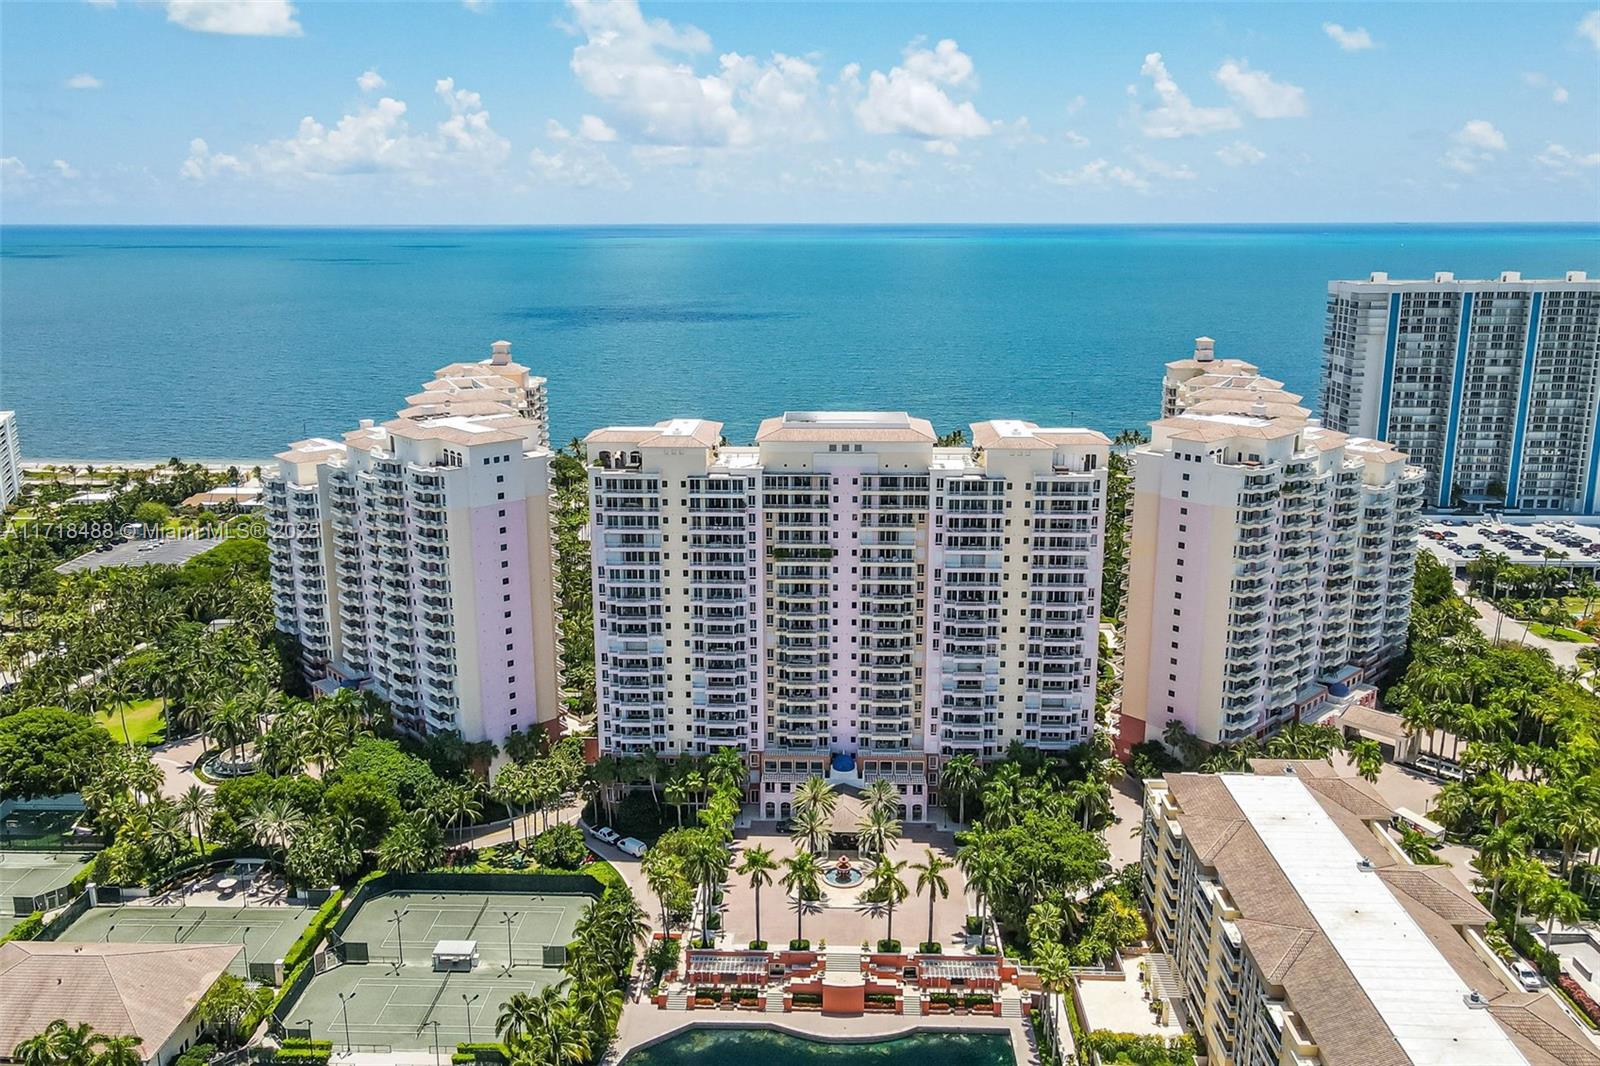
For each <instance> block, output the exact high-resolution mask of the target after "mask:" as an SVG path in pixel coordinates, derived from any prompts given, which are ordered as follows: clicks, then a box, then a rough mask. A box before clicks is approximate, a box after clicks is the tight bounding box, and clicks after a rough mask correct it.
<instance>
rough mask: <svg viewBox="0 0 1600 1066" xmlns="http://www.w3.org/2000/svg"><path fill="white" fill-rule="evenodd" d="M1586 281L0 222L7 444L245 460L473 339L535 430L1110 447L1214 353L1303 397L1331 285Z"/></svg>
mask: <svg viewBox="0 0 1600 1066" xmlns="http://www.w3.org/2000/svg"><path fill="white" fill-rule="evenodd" d="M1568 269H1587V270H1589V271H1591V272H1594V273H1600V228H1597V227H1593V226H1565V227H1563V226H1510V227H1502V226H1471V227H1432V226H1359V227H1348V226H1323V227H1316V226H1276V227H1255V226H1252V227H1239V226H1219V227H1146V226H1105V227H1068V228H1059V227H1057V228H1050V227H1037V228H1032V227H1026V228H1025V227H923V228H919V227H821V228H812V227H710V228H697V227H693V228H691V227H685V228H660V227H655V228H612V229H597V228H585V229H506V230H484V229H426V230H400V229H369V230H323V229H317V230H293V229H210V228H207V229H192V228H34V227H7V228H3V229H0V408H15V409H16V410H17V412H18V420H19V424H20V428H21V434H22V447H23V454H24V456H25V457H29V458H46V457H48V458H79V457H81V458H89V459H107V458H166V457H168V456H171V455H182V456H185V457H189V458H256V457H265V456H269V455H271V454H272V453H273V452H276V451H279V450H281V449H282V447H283V445H285V444H286V443H287V442H289V441H290V440H293V439H297V438H299V437H301V436H303V435H307V434H315V433H323V434H326V433H336V432H341V431H344V430H346V429H348V428H351V427H352V426H353V425H354V423H355V420H356V419H357V418H361V417H377V418H384V417H390V416H392V414H393V412H394V411H395V410H396V409H397V408H398V407H399V406H401V403H402V400H403V397H405V396H406V395H408V394H410V393H411V392H414V391H416V387H417V386H418V385H419V384H420V383H421V382H422V381H423V380H424V379H426V378H427V377H429V376H430V375H431V372H432V370H433V369H434V368H435V367H437V366H439V365H441V364H443V363H445V362H449V361H454V360H458V359H467V358H482V357H486V356H487V355H488V350H489V343H490V342H491V341H494V340H498V339H502V338H503V339H506V340H510V341H511V342H512V343H513V348H512V351H513V354H514V356H515V357H516V358H517V359H518V360H519V361H521V362H523V363H525V364H527V365H529V366H531V367H532V368H534V370H535V371H536V372H537V373H540V374H543V375H545V376H546V377H548V378H549V379H550V404H551V418H552V422H553V425H552V432H553V435H554V437H555V438H556V439H557V440H558V441H562V440H567V439H570V438H571V437H574V436H581V435H582V434H584V433H587V432H588V431H589V430H590V429H592V428H594V427H596V426H601V425H612V424H628V423H638V422H642V421H655V420H657V419H660V418H665V417H671V416H698V417H704V418H712V419H716V420H718V421H721V422H724V423H725V424H726V428H725V430H724V432H725V433H726V434H727V436H728V437H729V438H730V439H732V440H734V441H747V440H749V439H750V438H751V436H752V435H753V434H754V432H755V428H756V425H757V423H758V422H759V421H760V420H761V419H762V418H763V417H766V416H768V415H772V414H776V413H778V412H781V411H783V410H785V409H814V408H848V409H883V408H889V409H897V410H898V409H903V410H909V411H911V412H912V413H914V414H917V415H920V416H923V417H926V418H929V419H931V420H932V422H933V423H934V425H935V426H936V427H937V428H939V429H940V430H941V431H942V430H945V429H949V428H952V427H955V426H960V425H965V424H966V423H968V422H970V421H973V420H976V419H982V418H994V417H1017V418H1026V419H1031V420H1033V421H1036V422H1039V423H1041V424H1045V425H1087V426H1091V427H1094V428H1096V429H1100V430H1103V431H1105V432H1107V433H1110V434H1115V433H1116V432H1117V431H1118V430H1121V429H1124V428H1128V427H1134V426H1142V425H1143V424H1144V423H1146V422H1147V421H1148V420H1149V419H1150V418H1152V417H1154V416H1155V414H1156V413H1157V407H1158V404H1159V395H1160V386H1159V381H1160V375H1161V364H1162V363H1164V362H1166V361H1168V360H1170V359H1175V358H1181V357H1183V356H1185V355H1187V354H1188V353H1189V351H1190V350H1191V348H1192V345H1193V338H1194V337H1196V336H1198V335H1201V334H1204V335H1209V336H1212V337H1215V338H1216V339H1217V350H1218V353H1219V354H1220V355H1223V356H1229V357H1241V358H1249V359H1252V360H1255V361H1256V362H1258V363H1259V364H1260V365H1261V366H1262V367H1263V369H1264V370H1265V371H1266V372H1268V373H1270V374H1272V375H1273V376H1275V377H1279V378H1281V379H1283V380H1284V381H1285V382H1286V383H1287V385H1288V387H1289V388H1291V389H1293V390H1294V391H1297V392H1301V393H1303V394H1304V395H1305V396H1306V397H1307V398H1308V400H1311V401H1312V406H1313V407H1314V406H1316V403H1315V401H1316V397H1317V394H1318V391H1319V386H1318V382H1319V376H1320V372H1321V352H1320V343H1321V331H1322V318H1323V305H1324V301H1325V297H1326V286H1327V282H1328V281H1329V280H1330V279H1334V278H1345V277H1365V276H1366V275H1367V274H1368V272H1370V271H1373V270H1387V271H1388V272H1389V273H1390V274H1391V276H1396V277H1408V276H1409V277H1417V276H1426V275H1431V273H1432V272H1433V271H1435V270H1453V271H1455V272H1456V274H1457V275H1458V276H1462V277H1481V276H1487V275H1492V274H1494V273H1497V272H1499V271H1501V270H1521V271H1522V272H1523V273H1524V275H1525V276H1550V275H1552V274H1556V273H1558V272H1561V271H1565V270H1568Z"/></svg>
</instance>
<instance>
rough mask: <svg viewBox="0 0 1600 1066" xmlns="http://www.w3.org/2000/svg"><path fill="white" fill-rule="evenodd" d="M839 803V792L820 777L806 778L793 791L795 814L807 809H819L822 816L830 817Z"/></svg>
mask: <svg viewBox="0 0 1600 1066" xmlns="http://www.w3.org/2000/svg"><path fill="white" fill-rule="evenodd" d="M838 803H839V794H838V793H837V792H835V791H834V790H833V786H832V785H830V784H828V782H826V781H824V780H823V779H822V778H820V777H811V778H807V779H806V780H805V781H802V782H801V783H800V787H799V788H797V789H795V792H794V811H795V814H796V815H803V814H805V813H807V812H808V811H819V812H821V814H822V815H823V817H824V818H832V817H833V810H834V807H836V806H837V805H838Z"/></svg>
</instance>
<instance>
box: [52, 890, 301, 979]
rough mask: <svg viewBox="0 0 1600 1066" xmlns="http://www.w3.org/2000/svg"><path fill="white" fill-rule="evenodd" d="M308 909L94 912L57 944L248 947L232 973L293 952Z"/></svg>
mask: <svg viewBox="0 0 1600 1066" xmlns="http://www.w3.org/2000/svg"><path fill="white" fill-rule="evenodd" d="M313 913H314V912H313V911H312V910H311V908H309V907H297V906H287V907H188V906H178V907H147V906H141V905H139V904H135V903H125V904H123V905H121V906H118V907H90V908H89V909H88V910H87V911H84V913H83V917H81V918H79V919H78V920H77V921H75V922H73V923H72V925H71V926H69V927H68V928H67V930H66V931H65V932H64V933H62V934H61V936H60V937H59V938H58V939H60V940H63V941H66V942H68V943H84V944H86V943H113V944H142V943H160V944H243V945H244V952H243V954H241V955H240V956H239V957H238V958H237V959H235V960H234V961H233V966H232V967H231V969H232V971H233V972H234V973H235V974H237V975H238V976H240V977H245V976H247V975H248V970H247V967H248V965H249V964H250V963H257V964H262V965H265V964H270V963H273V962H276V961H277V960H278V959H281V958H283V956H284V955H285V954H286V953H287V952H288V950H289V948H290V947H292V946H293V945H294V942H295V941H296V940H298V939H300V934H301V933H302V932H304V931H305V928H306V926H307V925H309V924H310V923H311V917H312V915H313Z"/></svg>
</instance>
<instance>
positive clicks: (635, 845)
mask: <svg viewBox="0 0 1600 1066" xmlns="http://www.w3.org/2000/svg"><path fill="white" fill-rule="evenodd" d="M617 850H618V851H621V852H625V853H626V854H628V855H632V856H633V857H634V858H636V859H642V858H644V853H645V852H646V851H649V850H650V849H649V848H648V847H646V845H645V842H644V841H642V840H640V839H639V838H638V837H623V838H622V839H621V840H619V841H617Z"/></svg>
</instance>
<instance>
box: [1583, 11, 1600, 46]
mask: <svg viewBox="0 0 1600 1066" xmlns="http://www.w3.org/2000/svg"><path fill="white" fill-rule="evenodd" d="M1578 36H1580V37H1582V38H1584V39H1585V40H1587V41H1588V42H1589V43H1590V44H1592V45H1594V48H1595V51H1597V52H1600V7H1597V8H1595V9H1594V10H1593V11H1591V12H1589V13H1588V14H1587V15H1585V16H1583V19H1582V21H1580V22H1579V23H1578Z"/></svg>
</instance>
